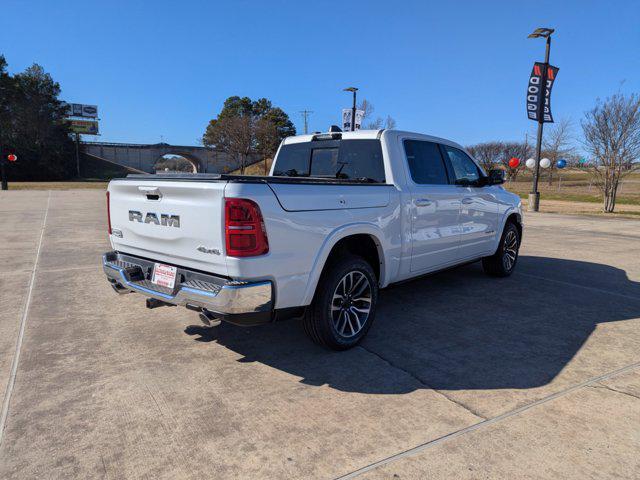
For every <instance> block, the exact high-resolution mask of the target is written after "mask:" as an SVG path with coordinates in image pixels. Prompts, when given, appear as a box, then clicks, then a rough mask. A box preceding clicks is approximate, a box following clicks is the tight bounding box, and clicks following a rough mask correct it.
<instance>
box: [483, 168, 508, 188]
mask: <svg viewBox="0 0 640 480" xmlns="http://www.w3.org/2000/svg"><path fill="white" fill-rule="evenodd" d="M504 180H505V171H504V170H502V169H500V168H496V169H493V170H489V178H488V179H487V185H502V184H503V183H504Z"/></svg>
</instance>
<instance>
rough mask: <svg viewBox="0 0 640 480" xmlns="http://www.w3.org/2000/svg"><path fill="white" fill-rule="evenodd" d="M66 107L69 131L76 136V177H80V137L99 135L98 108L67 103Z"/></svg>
mask: <svg viewBox="0 0 640 480" xmlns="http://www.w3.org/2000/svg"><path fill="white" fill-rule="evenodd" d="M64 106H65V108H66V120H67V122H68V124H69V130H70V131H71V132H72V133H73V134H74V136H75V142H76V175H77V176H78V177H80V135H81V134H82V135H99V133H98V132H99V130H98V120H99V118H98V106H97V105H86V104H84V103H66V104H65V105H64ZM87 119H89V120H87Z"/></svg>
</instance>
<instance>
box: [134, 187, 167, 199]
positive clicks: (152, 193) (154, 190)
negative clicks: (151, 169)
mask: <svg viewBox="0 0 640 480" xmlns="http://www.w3.org/2000/svg"><path fill="white" fill-rule="evenodd" d="M138 190H140V191H141V192H142V193H144V194H145V195H146V196H147V200H160V198H161V197H162V194H161V193H160V189H159V188H158V187H138Z"/></svg>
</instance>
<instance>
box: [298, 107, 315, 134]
mask: <svg viewBox="0 0 640 480" xmlns="http://www.w3.org/2000/svg"><path fill="white" fill-rule="evenodd" d="M300 113H301V114H302V117H303V118H304V134H305V135H306V134H307V133H309V121H308V118H309V114H310V113H313V110H300Z"/></svg>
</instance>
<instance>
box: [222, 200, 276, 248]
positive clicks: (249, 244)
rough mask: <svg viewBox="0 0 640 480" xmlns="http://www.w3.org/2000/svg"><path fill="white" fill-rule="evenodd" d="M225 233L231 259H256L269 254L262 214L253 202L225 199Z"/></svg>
mask: <svg viewBox="0 0 640 480" xmlns="http://www.w3.org/2000/svg"><path fill="white" fill-rule="evenodd" d="M224 232H225V238H226V244H227V255H228V256H230V257H255V256H257V255H264V254H265V253H267V252H269V242H268V241H267V232H266V230H265V228H264V220H263V218H262V213H261V212H260V207H258V204H256V202H254V201H253V200H247V199H245V198H226V199H225V202H224Z"/></svg>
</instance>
